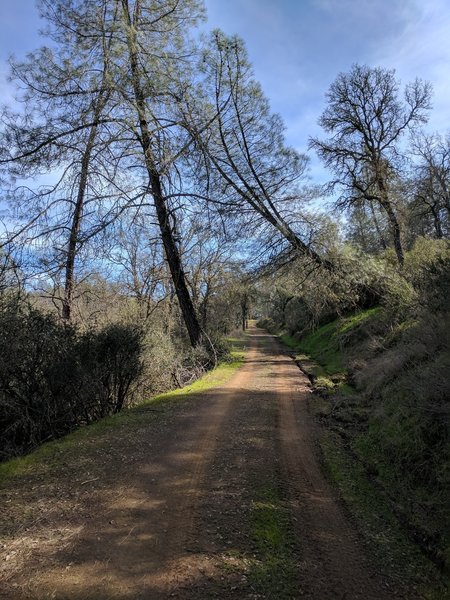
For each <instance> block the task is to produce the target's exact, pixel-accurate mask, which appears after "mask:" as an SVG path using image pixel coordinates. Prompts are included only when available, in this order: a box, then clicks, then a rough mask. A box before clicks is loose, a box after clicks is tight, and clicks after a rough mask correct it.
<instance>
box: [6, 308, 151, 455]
mask: <svg viewBox="0 0 450 600" xmlns="http://www.w3.org/2000/svg"><path fill="white" fill-rule="evenodd" d="M141 349H142V334H141V332H140V331H139V330H137V329H136V328H134V327H132V326H126V325H108V326H106V327H105V328H103V329H100V330H98V331H93V332H88V333H85V334H79V333H78V332H77V330H76V329H75V328H74V327H72V326H69V325H65V324H61V323H60V322H59V321H57V320H56V319H55V318H54V317H53V316H52V315H49V314H45V313H43V312H41V311H39V310H36V309H35V308H33V307H31V306H29V305H24V304H19V303H17V302H12V301H6V302H5V301H4V302H3V303H2V304H1V305H0V356H2V357H3V360H2V361H0V439H1V442H0V459H3V458H8V457H10V456H14V455H17V454H21V453H24V452H27V451H29V450H30V449H32V448H33V447H35V446H37V445H38V444H41V443H42V442H44V441H47V440H50V439H53V438H57V437H60V436H62V435H64V434H66V433H68V432H69V431H71V430H73V429H74V428H76V427H77V426H80V425H83V424H87V423H90V422H91V421H94V420H96V419H98V418H100V417H103V416H105V415H107V414H111V413H115V412H118V411H119V410H121V409H122V408H123V406H124V405H125V403H126V402H127V401H129V399H130V398H131V396H132V392H133V385H134V384H135V383H136V382H137V380H138V377H139V374H140V372H141V361H140V355H141Z"/></svg>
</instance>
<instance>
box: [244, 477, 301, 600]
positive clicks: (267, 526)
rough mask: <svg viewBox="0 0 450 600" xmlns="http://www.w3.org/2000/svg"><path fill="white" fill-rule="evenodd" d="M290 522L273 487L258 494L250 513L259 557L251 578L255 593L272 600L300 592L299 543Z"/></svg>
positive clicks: (263, 488) (252, 566)
mask: <svg viewBox="0 0 450 600" xmlns="http://www.w3.org/2000/svg"><path fill="white" fill-rule="evenodd" d="M290 519H291V516H290V512H289V509H288V508H287V506H286V505H285V503H284V502H283V499H282V497H281V494H280V491H279V490H278V489H277V488H276V487H275V486H274V485H265V486H262V487H260V488H259V489H258V490H257V491H256V494H255V499H254V501H253V503H252V507H251V512H250V528H251V535H252V538H253V540H254V543H255V555H256V558H254V559H252V560H251V561H250V565H249V567H250V568H249V570H248V578H249V583H250V584H251V585H252V588H253V589H254V590H255V592H256V593H257V594H261V597H264V598H267V599H270V600H288V599H290V598H294V597H296V595H297V592H298V581H297V571H298V567H297V564H296V552H295V546H296V540H295V537H294V535H293V529H292V524H291V520H290ZM258 597H260V596H259V595H258Z"/></svg>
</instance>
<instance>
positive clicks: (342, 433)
mask: <svg viewBox="0 0 450 600" xmlns="http://www.w3.org/2000/svg"><path fill="white" fill-rule="evenodd" d="M382 310H383V309H382V308H380V307H376V308H372V309H369V310H366V311H362V312H359V313H357V314H355V315H351V316H347V317H341V318H340V319H337V320H335V321H333V322H332V323H328V324H326V325H324V326H322V327H319V328H318V329H317V330H316V331H314V332H313V333H311V334H309V335H307V336H305V337H304V338H303V339H301V340H297V339H296V338H293V337H289V336H286V335H284V336H281V339H282V341H283V342H284V343H286V344H287V345H288V346H290V347H291V348H293V349H294V350H295V351H296V352H297V353H298V354H297V356H296V359H297V360H298V361H299V362H300V364H301V366H302V368H303V369H304V370H305V371H306V372H307V373H309V374H312V375H313V381H314V384H315V387H316V390H317V391H321V392H326V393H325V394H324V393H321V394H320V395H319V394H316V395H315V396H313V397H312V400H311V407H312V410H313V411H314V413H315V414H316V416H318V417H320V418H321V419H322V422H325V423H326V424H327V427H325V428H323V429H322V430H321V434H320V440H319V443H320V447H321V451H322V456H323V460H324V466H325V468H326V470H327V472H328V475H329V477H330V479H332V480H333V482H334V483H335V485H337V487H338V488H339V490H340V493H341V495H342V497H343V499H344V501H345V503H346V505H347V506H348V507H349V509H350V511H351V512H352V514H353V515H354V516H355V518H356V520H357V521H358V526H359V529H360V531H361V532H362V533H363V534H364V538H365V539H366V541H367V542H368V546H369V548H370V552H371V553H372V554H373V555H374V557H375V560H376V561H377V562H378V564H379V566H380V569H381V570H382V571H383V572H385V573H387V574H389V575H390V577H391V578H392V579H393V580H394V581H396V586H397V587H399V588H401V587H404V586H406V587H407V586H409V589H413V588H417V589H418V590H419V592H420V594H421V595H422V597H423V598H426V599H427V600H444V599H445V598H448V597H449V595H448V594H449V590H448V585H449V583H448V581H447V579H446V577H445V576H444V575H441V574H440V573H439V571H438V570H437V569H436V566H435V565H434V564H433V563H432V562H431V561H430V560H429V559H428V558H427V557H426V556H425V555H424V554H423V553H422V552H421V550H420V548H419V546H418V545H417V544H415V543H414V542H413V541H412V539H410V538H409V537H408V533H407V531H406V530H405V529H404V528H403V526H402V524H401V521H400V520H399V518H398V514H397V512H398V511H397V509H398V505H400V504H403V505H405V506H406V505H407V502H406V501H405V499H404V498H403V495H404V494H408V489H409V488H408V486H407V485H406V483H407V479H408V473H405V474H404V475H402V476H401V477H400V479H399V480H396V479H395V477H397V478H398V477H399V473H397V471H395V470H394V469H392V472H391V473H387V472H386V469H387V466H386V465H388V466H389V465H390V462H389V461H390V460H392V456H391V455H389V456H386V457H385V458H386V460H385V461H384V463H382V462H380V461H379V460H378V461H377V460H375V457H379V455H380V453H381V454H382V455H383V456H384V454H383V453H384V452H385V448H386V447H388V448H390V447H391V446H394V445H395V444H397V446H400V445H401V442H402V437H401V435H406V437H407V439H406V440H405V443H406V444H409V445H411V444H412V445H414V444H416V445H417V441H416V440H414V436H413V435H412V433H411V432H412V431H417V427H416V428H414V427H409V429H408V426H407V425H408V422H407V420H405V417H404V416H403V417H402V415H401V414H400V418H401V423H400V422H398V423H397V422H395V423H394V425H395V426H396V427H397V429H395V428H394V427H392V428H391V430H389V428H388V424H389V423H386V420H387V417H388V415H387V414H386V408H387V407H389V406H391V405H395V406H394V407H393V408H392V411H391V412H392V413H393V414H394V415H395V414H397V413H398V412H399V406H401V404H402V402H401V398H400V397H399V394H400V391H399V390H401V387H400V383H401V382H400V380H399V379H398V378H397V379H396V383H395V386H394V388H393V389H389V390H388V391H390V394H391V395H392V398H391V401H390V403H389V402H387V400H386V399H385V402H384V413H382V414H381V413H379V412H377V413H376V415H378V416H377V418H380V419H382V429H380V430H377V429H376V427H375V426H374V423H372V422H371V421H370V420H369V421H368V419H369V417H370V415H371V414H372V413H371V411H372V410H373V407H372V406H370V405H369V404H368V401H367V399H365V398H364V397H363V396H361V395H360V394H359V393H358V392H357V391H356V390H355V389H354V388H352V387H351V386H349V385H348V383H346V369H345V355H346V354H347V353H349V354H350V355H355V354H358V352H361V351H362V349H363V346H364V344H365V340H366V339H367V330H366V325H368V326H369V331H370V326H371V323H370V322H371V319H377V318H378V316H379V315H380V312H381V311H382ZM375 323H376V322H375ZM410 327H411V324H410V323H407V324H406V325H403V324H402V325H400V326H399V328H398V329H399V330H402V331H403V330H405V329H408V328H410ZM396 337H398V336H396ZM422 371H423V365H422ZM430 380H432V378H430ZM386 393H387V392H386ZM411 397H412V390H409V394H408V397H407V399H406V400H405V399H403V403H406V405H407V406H408V407H409V406H410V404H411ZM405 414H406V413H405ZM372 421H373V417H372ZM423 421H424V418H423V417H422V422H423ZM369 422H370V423H371V425H370V427H369ZM382 434H383V435H384V437H385V438H387V439H388V440H390V445H389V444H387V443H384V446H383V448H382V447H381V445H382V442H383V439H384V438H383V435H382ZM400 449H401V448H400ZM417 451H418V452H419V453H420V451H421V450H420V448H419V447H417ZM391 453H392V449H391ZM388 459H389V460H388ZM374 463H376V467H377V471H376V472H377V473H378V475H377V479H378V485H375V483H374V480H373V477H371V476H370V475H369V474H368V465H373V464H374ZM394 471H395V473H394ZM394 475H395V477H394ZM380 482H382V485H383V486H385V488H387V489H390V490H393V492H394V493H395V490H396V489H397V486H398V485H399V484H402V485H403V486H404V487H405V491H404V492H403V491H400V490H398V491H397V493H396V494H395V498H394V501H393V499H392V498H390V497H388V496H387V494H386V493H385V492H384V491H383V487H382V486H381V485H379V483H380ZM411 501H412V503H413V504H414V502H415V501H416V499H413V500H411ZM410 512H411V511H410ZM444 521H445V519H442V520H441V527H443V526H444ZM446 586H447V587H446Z"/></svg>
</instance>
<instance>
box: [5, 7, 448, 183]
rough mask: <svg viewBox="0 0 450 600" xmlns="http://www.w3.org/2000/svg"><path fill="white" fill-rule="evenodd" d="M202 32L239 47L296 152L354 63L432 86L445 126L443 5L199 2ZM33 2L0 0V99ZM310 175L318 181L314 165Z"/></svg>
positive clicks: (32, 29)
mask: <svg viewBox="0 0 450 600" xmlns="http://www.w3.org/2000/svg"><path fill="white" fill-rule="evenodd" d="M206 6H207V9H208V15H209V25H210V27H220V28H221V29H223V30H224V31H225V32H226V33H237V34H238V35H240V36H241V37H242V38H243V39H244V40H245V41H246V43H247V47H248V51H249V56H250V59H251V61H252V63H253V65H254V67H255V72H256V76H257V78H258V79H259V80H260V82H261V83H262V86H263V89H264V91H265V93H266V95H267V96H268V97H269V99H270V101H271V104H272V107H273V109H274V110H275V111H277V112H279V113H280V114H281V115H282V116H283V118H284V120H285V122H286V125H287V138H288V141H289V143H290V144H291V145H293V146H295V147H296V148H298V149H299V150H305V148H306V146H307V141H308V137H309V136H310V135H320V129H319V128H318V126H317V119H318V117H319V115H320V113H321V111H322V110H323V108H324V104H325V92H326V90H327V89H328V87H329V85H330V83H331V82H332V81H333V80H334V78H335V77H336V75H337V74H338V73H339V72H341V71H347V70H348V69H349V68H350V67H351V65H352V64H353V63H355V62H359V63H365V64H368V65H371V66H382V67H387V68H395V69H396V72H397V75H398V77H399V78H400V79H401V81H402V82H404V83H406V82H408V81H410V80H412V79H414V78H415V77H420V78H422V79H427V80H429V81H431V83H432V84H433V87H434V98H433V105H434V109H433V111H432V113H431V119H430V124H429V128H430V129H431V130H433V131H434V130H439V131H447V130H449V129H450V119H449V116H450V111H449V98H450V41H449V40H450V2H449V1H448V0H206ZM39 27H40V22H39V19H38V17H37V12H36V9H35V7H34V0H13V1H11V0H0V103H4V102H9V101H10V100H11V98H12V92H11V88H10V87H9V85H8V84H7V83H6V82H5V78H6V74H7V65H6V59H7V57H8V55H9V54H11V53H14V54H16V55H18V56H22V55H23V54H25V53H26V52H28V51H31V50H32V49H33V48H34V47H36V46H37V45H39V43H40V42H39V36H38V34H37V30H38V28H39ZM312 167H313V169H312V170H313V174H314V172H315V173H316V175H317V176H318V177H320V178H322V177H323V173H322V172H321V169H320V167H319V166H318V164H317V161H315V160H314V161H313V165H312Z"/></svg>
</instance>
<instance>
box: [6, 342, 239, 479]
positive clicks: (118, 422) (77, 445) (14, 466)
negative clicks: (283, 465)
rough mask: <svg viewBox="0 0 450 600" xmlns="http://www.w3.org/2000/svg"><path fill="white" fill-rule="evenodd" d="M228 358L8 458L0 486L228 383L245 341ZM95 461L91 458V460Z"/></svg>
mask: <svg viewBox="0 0 450 600" xmlns="http://www.w3.org/2000/svg"><path fill="white" fill-rule="evenodd" d="M230 344H231V350H230V353H229V355H228V356H227V357H226V358H225V359H224V360H223V361H222V362H221V363H220V364H219V365H218V366H217V367H216V368H215V369H213V370H212V371H209V372H208V373H206V374H205V375H204V376H203V377H201V378H200V379H197V380H196V381H195V382H193V383H192V384H190V385H188V386H185V387H183V388H178V389H175V390H172V391H170V392H166V393H164V394H160V395H158V396H155V397H153V398H149V399H148V400H146V401H144V402H142V403H140V404H138V405H136V406H134V407H132V408H129V409H126V410H124V411H123V412H121V413H119V414H116V415H113V416H110V417H106V418H104V419H102V420H100V421H97V422H96V423H92V424H91V425H87V426H86V427H82V428H80V429H78V430H76V431H74V432H72V433H70V434H69V435H67V436H65V437H63V438H60V439H58V440H54V441H51V442H48V443H46V444H43V445H42V446H40V447H39V448H37V449H36V450H35V451H33V452H31V453H30V454H28V455H25V456H21V457H18V458H14V459H11V460H9V461H6V462H4V463H1V464H0V484H4V483H6V482H7V481H8V480H10V479H11V478H14V477H16V476H20V475H26V474H27V473H31V472H33V473H36V472H39V474H40V475H41V476H42V477H44V476H45V474H46V473H50V472H51V471H52V470H54V469H57V468H58V467H61V466H64V464H65V463H66V462H67V461H69V460H70V461H74V460H75V461H76V460H77V459H80V457H81V456H88V453H89V449H92V450H94V449H95V448H96V447H98V446H101V444H102V442H103V441H104V439H106V438H108V437H109V436H110V434H111V432H114V435H115V436H116V435H121V434H124V435H128V433H129V432H130V431H132V430H133V429H134V428H136V427H139V428H140V427H145V426H146V425H147V424H149V423H151V422H154V421H155V420H156V419H158V418H161V416H163V415H165V414H166V415H167V414H170V411H172V410H174V409H175V408H176V406H177V404H179V403H180V402H182V401H187V400H189V397H190V396H191V395H193V394H201V393H204V392H207V391H208V390H210V389H212V388H215V387H218V386H220V385H222V384H224V383H225V382H226V381H228V380H229V379H230V378H231V377H232V375H233V374H234V373H235V372H236V371H237V369H238V368H239V367H240V366H241V365H242V364H243V361H244V353H245V345H246V340H245V338H242V339H240V338H235V339H232V340H230ZM92 460H95V457H93V458H92Z"/></svg>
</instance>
